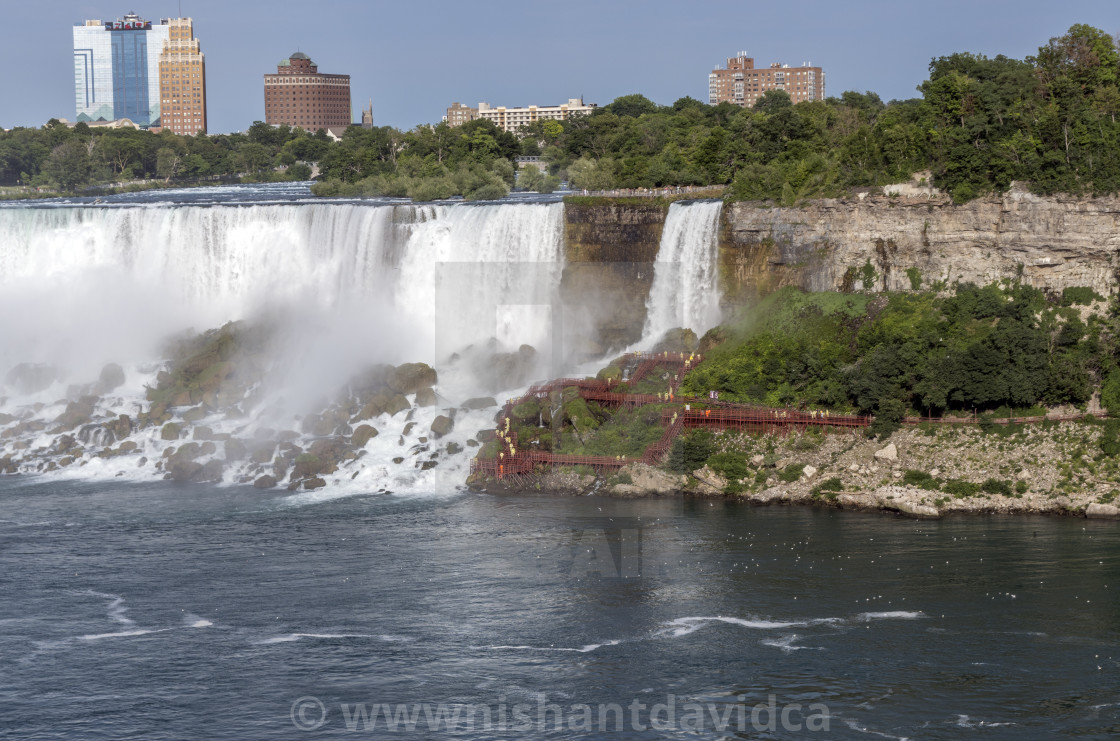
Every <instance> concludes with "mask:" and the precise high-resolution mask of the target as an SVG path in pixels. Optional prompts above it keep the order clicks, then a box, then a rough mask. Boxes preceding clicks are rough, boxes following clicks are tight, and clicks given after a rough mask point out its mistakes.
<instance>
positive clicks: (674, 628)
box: [658, 615, 831, 638]
mask: <svg viewBox="0 0 1120 741" xmlns="http://www.w3.org/2000/svg"><path fill="white" fill-rule="evenodd" d="M829 620H830V621H831V618H830V619H829ZM814 622H821V621H812V620H785V621H778V620H748V619H744V618H736V617H725V616H722V615H718V616H714V617H683V618H677V619H676V620H670V621H669V622H668V623H667V624H666V626H665V627H664V628H662V629H661V630H659V631H658V635H665V634H668V635H670V636H671V637H673V638H679V637H681V636H686V635H689V634H690V633H695V632H696V631H698V630H700V629H701V628H704V627H706V626H708V625H711V624H713V623H725V624H727V625H737V626H739V627H741V628H749V629H751V630H780V629H782V628H794V627H799V626H806V625H812V624H813V623H814Z"/></svg>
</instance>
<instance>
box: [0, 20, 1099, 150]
mask: <svg viewBox="0 0 1120 741" xmlns="http://www.w3.org/2000/svg"><path fill="white" fill-rule="evenodd" d="M810 6H813V7H810ZM316 8H317V11H318V13H319V16H320V18H319V21H320V22H313V21H315V19H311V18H309V17H308V15H307V9H306V5H304V4H301V3H295V2H283V1H278V2H269V3H263V2H254V1H247V2H241V3H237V4H236V5H231V4H227V3H221V2H217V1H216V0H190V2H187V3H184V4H183V5H182V9H181V14H182V15H183V16H189V17H192V18H193V19H194V23H195V32H196V34H198V35H199V36H201V37H202V38H204V39H205V41H206V56H207V68H208V72H209V73H210V74H209V75H208V76H209V77H210V81H209V84H208V90H207V97H208V101H207V102H208V105H207V108H208V111H207V114H208V119H209V121H208V124H209V131H210V133H225V132H231V131H241V130H244V129H246V128H247V127H248V126H249V125H250V124H251V123H252V122H253V121H257V120H262V121H263V120H264V119H265V111H264V101H263V96H262V95H261V94H260V80H261V77H262V75H264V74H266V73H268V72H270V71H272V70H274V69H275V65H276V60H278V59H282V58H284V57H285V56H286V55H288V54H290V53H291V52H292V51H293V50H295V49H299V50H301V51H304V52H306V53H308V54H309V55H311V56H312V57H313V58H314V59H315V60H316V61H317V62H318V63H319V64H320V65H321V66H322V68H323V69H330V70H338V71H341V72H345V73H348V74H350V75H351V89H352V91H353V95H354V97H355V99H357V100H365V99H367V98H372V99H373V107H374V116H375V118H376V120H377V123H378V125H391V126H396V127H398V128H402V129H409V128H412V127H414V126H416V125H418V124H421V123H435V122H438V121H439V120H440V118H441V117H442V115H443V113H444V112H445V110H446V106H447V101H450V100H462V101H478V100H492V101H501V104H503V105H507V106H523V105H530V104H550V103H555V102H558V101H563V100H567V99H568V98H571V97H573V96H576V95H582V97H583V98H584V99H585V100H593V101H596V102H598V103H599V104H600V105H605V104H607V103H609V102H610V101H611V100H613V99H615V98H617V97H619V96H622V95H627V94H631V93H642V94H644V95H646V96H647V97H649V98H650V99H652V100H653V101H655V102H656V103H659V104H671V103H672V102H673V101H674V100H676V99H678V98H681V97H684V96H691V97H693V98H696V99H697V100H702V101H706V100H707V92H708V91H707V83H708V74H709V73H710V72H711V70H712V69H713V68H714V67H715V66H716V65H717V64H722V63H723V62H724V61H725V60H726V59H727V57H729V56H732V55H734V54H736V53H737V52H738V51H739V50H744V51H746V52H747V53H748V54H750V55H752V56H753V57H754V58H755V59H756V60H769V61H782V62H785V63H788V64H791V65H796V64H799V63H801V62H803V61H810V62H812V64H813V65H815V66H821V67H823V68H825V69H826V70H828V94H829V95H833V96H836V95H839V94H840V93H842V92H844V91H846V90H857V91H860V92H862V91H866V90H870V91H872V92H875V93H878V94H879V95H880V96H881V97H882V98H883V99H884V100H890V99H893V98H910V97H915V96H916V95H917V92H916V91H915V88H916V86H917V85H919V84H920V83H921V82H922V80H924V79H925V78H926V77H927V71H928V65H929V62H930V59H932V58H934V57H937V56H942V55H947V54H952V53H954V52H959V51H968V52H974V53H979V54H984V55H986V56H995V55H997V54H1005V55H1007V56H1011V57H1016V58H1022V57H1025V56H1027V55H1030V54H1033V53H1035V52H1036V51H1037V49H1038V47H1039V46H1041V45H1043V44H1045V43H1046V41H1047V40H1048V39H1049V38H1050V37H1052V36H1056V35H1060V34H1061V33H1064V32H1065V30H1066V29H1068V28H1069V26H1071V25H1073V24H1074V23H1088V24H1090V25H1094V26H1097V27H1099V28H1102V29H1103V30H1105V31H1106V32H1109V33H1116V31H1117V30H1120V21H1117V20H1116V18H1115V13H1114V5H1113V4H1112V3H1110V2H1105V1H1104V0H1070V2H1066V3H1063V4H1061V5H1060V6H1056V7H1055V6H1053V5H1051V4H1047V3H1043V2H1036V1H1033V0H1032V1H1030V2H1018V3H1014V4H1011V3H999V2H997V3H988V4H978V3H968V4H966V3H964V2H961V1H959V0H948V1H947V2H945V3H941V4H939V5H938V6H937V7H928V8H924V7H910V5H908V4H903V5H900V4H897V3H889V2H882V1H881V0H864V1H863V2H853V3H848V4H845V5H843V6H840V5H838V4H834V3H826V2H813V1H812V0H809V2H807V3H805V4H802V5H801V6H799V11H800V12H799V14H798V16H799V17H798V18H796V19H792V18H790V17H789V14H788V12H787V11H782V10H781V9H779V8H775V7H771V6H763V7H757V8H755V7H748V6H746V5H745V4H743V3H742V2H723V1H722V0H721V1H719V2H706V3H699V4H691V5H689V6H688V7H687V8H686V7H683V6H681V5H679V4H671V3H667V2H660V1H659V0H655V1H653V2H636V1H632V0H624V1H621V2H614V3H610V4H606V5H599V4H593V3H591V2H585V1H584V0H573V2H569V3H567V4H565V5H562V6H560V5H556V4H554V3H550V4H544V3H523V2H522V3H514V2H505V1H504V0H503V1H501V2H492V3H488V4H487V5H486V6H485V7H484V8H480V7H477V6H464V5H461V4H454V3H449V2H436V3H435V4H434V5H429V6H425V7H424V8H415V7H412V6H405V5H401V4H395V3H384V2H383V3H367V2H357V1H356V0H333V1H330V2H324V3H320V4H319V5H318V6H316ZM129 11H135V12H136V13H137V14H139V15H141V16H143V17H145V18H150V19H159V18H168V17H178V16H179V15H180V5H179V3H178V2H177V0H149V1H147V2H142V3H139V4H136V3H133V4H131V5H129V4H126V3H121V2H118V0H113V2H101V1H97V2H90V1H88V0H63V1H62V2H58V3H56V4H55V5H53V6H52V13H51V14H50V15H51V17H50V19H49V20H48V21H47V22H44V20H43V18H42V17H41V16H42V15H43V14H42V12H41V11H37V10H36V9H35V8H34V7H31V6H30V5H19V6H16V7H13V8H10V9H9V12H8V20H9V23H7V24H5V29H6V30H5V32H4V33H5V36H4V49H5V53H6V54H8V55H11V56H12V57H13V60H24V64H23V66H24V67H27V68H29V70H30V71H29V73H28V74H25V75H20V76H19V77H17V78H16V79H9V80H8V81H7V82H6V85H5V88H6V89H5V98H6V101H7V105H6V106H5V107H4V108H3V109H2V110H0V126H2V127H5V128H8V127H12V126H41V125H42V124H43V123H45V122H46V121H47V120H48V119H50V118H52V117H60V118H62V117H65V118H70V117H72V116H73V102H72V101H73V67H72V61H71V49H70V47H71V43H70V42H71V39H70V34H71V29H72V27H73V24H75V23H80V22H81V21H82V20H84V19H87V18H101V19H104V20H115V19H116V18H119V17H123V16H124V15H125V14H126V13H128V12H129ZM487 39H491V40H499V39H500V40H501V43H500V44H499V43H490V42H488V41H487ZM26 60H32V61H33V62H34V63H33V64H30V65H29V64H27V63H26Z"/></svg>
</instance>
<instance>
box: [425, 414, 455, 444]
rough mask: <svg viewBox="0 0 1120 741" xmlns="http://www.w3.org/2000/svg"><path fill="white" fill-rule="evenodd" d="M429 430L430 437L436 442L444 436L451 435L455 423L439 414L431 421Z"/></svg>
mask: <svg viewBox="0 0 1120 741" xmlns="http://www.w3.org/2000/svg"><path fill="white" fill-rule="evenodd" d="M431 429H432V437H434V438H436V439H437V440H438V439H439V438H441V437H443V436H444V435H449V434H451V431H452V430H453V429H455V422H454V421H453V420H452V419H451V417H448V416H447V415H445V414H441V415H439V416H438V417H436V418H435V419H434V420H433V421H432V427H431Z"/></svg>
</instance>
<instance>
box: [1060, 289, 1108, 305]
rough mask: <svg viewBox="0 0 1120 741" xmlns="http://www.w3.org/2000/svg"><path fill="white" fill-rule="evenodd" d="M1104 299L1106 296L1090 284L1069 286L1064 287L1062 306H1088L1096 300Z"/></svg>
mask: <svg viewBox="0 0 1120 741" xmlns="http://www.w3.org/2000/svg"><path fill="white" fill-rule="evenodd" d="M1103 300H1104V297H1103V296H1101V295H1099V294H1098V293H1097V292H1096V291H1094V290H1093V289H1092V288H1090V287H1089V286H1069V287H1068V288H1063V289H1062V306H1074V305H1080V306H1088V305H1089V304H1091V303H1093V302H1094V301H1103Z"/></svg>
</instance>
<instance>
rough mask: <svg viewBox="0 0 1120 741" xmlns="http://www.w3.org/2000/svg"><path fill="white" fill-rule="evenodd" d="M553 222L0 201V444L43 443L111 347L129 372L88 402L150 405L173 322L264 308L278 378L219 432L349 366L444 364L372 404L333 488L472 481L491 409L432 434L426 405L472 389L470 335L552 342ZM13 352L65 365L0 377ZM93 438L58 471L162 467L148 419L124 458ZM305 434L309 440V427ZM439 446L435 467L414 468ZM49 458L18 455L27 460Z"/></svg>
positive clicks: (268, 422) (347, 374)
mask: <svg viewBox="0 0 1120 741" xmlns="http://www.w3.org/2000/svg"><path fill="white" fill-rule="evenodd" d="M563 232H564V230H563V205H562V204H560V203H550V204H549V203H528V204H498V205H472V204H455V205H413V204H360V203H359V204H354V203H314V204H261V205H244V206H240V205H239V206H231V205H207V206H197V205H167V204H161V205H153V206H129V207H123V208H122V207H113V208H87V207H60V208H34V207H31V208H2V209H0V428H4V427H6V426H7V425H13V424H15V423H14V421H13V420H15V419H19V420H21V422H20V425H21V429H23V428H25V429H26V430H27V432H26V433H20V434H21V435H24V436H25V437H24V438H22V439H23V440H24V442H25V443H27V445H24V444H23V443H20V444H21V445H23V447H21V448H12V447H11V445H12V444H14V443H16V442H17V441H18V440H20V439H21V438H19V437H9V438H8V439H2V438H0V459H3V458H4V456H5V454H7V453H11V452H13V450H23V449H27V448H28V446H30V445H31V443H33V442H34V446H35V447H36V448H39V449H42V450H46V446H49V445H52V444H54V443H55V437H54V435H55V434H57V433H49V432H43V431H44V430H50V429H51V428H52V427H54V426H55V422H54V420H55V419H56V418H58V417H59V415H60V414H62V413H63V412H64V410H65V409H66V408H67V403H68V402H69V401H72V400H74V399H76V398H77V396H78V395H80V394H83V393H88V392H83V391H80V390H79V389H81V388H82V386H81V384H88V383H90V382H91V381H93V380H94V379H96V378H97V375H98V372H99V369H100V368H101V367H102V366H103V365H104V364H105V363H108V362H116V363H119V364H121V365H122V366H124V368H125V371H126V377H127V379H128V380H127V382H126V383H125V384H124V385H123V386H121V387H119V388H117V389H116V390H115V391H113V392H112V393H111V394H105V395H103V396H101V397H100V398H99V399H98V400H97V402H96V403H97V408H96V410H95V412H94V414H93V419H94V420H95V421H97V422H102V421H105V420H112V419H116V416H117V415H118V414H128V415H131V416H132V417H133V418H134V419H135V416H136V415H137V413H138V412H139V411H141V410H142V409H147V408H148V407H149V406H150V405H149V404H148V403H147V402H146V400H145V386H155V380H156V375H157V373H158V372H159V371H160V370H161V368H162V367H163V361H164V360H165V359H166V354H165V350H164V349H163V347H162V344H163V342H164V341H165V340H166V339H167V337H168V335H171V334H173V333H175V332H177V331H180V330H185V329H188V328H191V329H193V330H194V331H196V332H197V331H202V330H206V329H210V328H214V327H217V326H220V325H222V324H224V323H225V322H227V321H231V320H236V319H249V320H254V319H256V318H258V317H259V316H260V315H261V314H262V313H264V312H267V315H268V316H279V317H281V318H282V320H283V325H282V328H283V331H284V336H283V342H282V347H280V348H279V350H277V353H278V354H277V356H276V357H275V358H273V365H274V366H278V367H279V368H280V371H278V376H277V379H276V380H274V381H270V382H269V383H270V384H274V385H276V388H269V389H264V390H261V393H259V394H255V395H254V396H253V399H254V401H253V402H252V403H253V405H254V406H252V407H251V408H246V409H244V410H241V411H242V412H244V413H245V416H244V417H240V418H238V417H236V416H230V417H228V418H226V417H221V416H220V415H219V414H214V415H210V416H208V417H207V418H206V421H205V425H206V426H207V427H208V428H209V429H211V430H212V432H213V433H214V434H222V435H233V436H238V437H240V438H245V439H250V440H251V439H252V435H253V434H254V430H261V429H264V428H270V429H272V430H277V429H280V430H282V429H298V428H299V421H298V420H299V417H298V416H295V417H293V415H292V410H294V409H295V408H296V407H297V406H298V404H297V402H301V401H303V400H306V401H308V402H310V401H311V400H312V399H321V398H323V397H329V396H330V395H331V394H333V393H334V390H335V389H338V388H345V387H346V382H347V379H349V378H351V377H352V375H353V374H354V373H355V372H356V371H358V370H359V369H360V368H368V367H369V366H370V365H373V364H376V363H392V364H399V363H403V362H414V361H421V362H426V363H429V364H431V365H433V366H435V367H436V368H437V370H438V371H439V375H440V381H439V385H438V387H437V392H438V394H439V398H440V401H439V402H438V407H434V406H427V407H421V406H419V405H417V406H415V407H414V408H413V409H412V410H411V411H409V412H408V413H407V414H397V415H389V414H384V415H381V416H379V417H377V418H376V419H374V420H371V421H372V422H375V423H376V425H377V428H378V430H379V431H380V433H381V434H380V435H379V436H378V437H376V438H375V439H373V440H371V441H369V443H368V444H367V445H366V446H365V453H366V456H365V457H364V458H362V459H361V460H360V461H356V462H355V463H354V466H353V468H352V469H349V470H347V471H346V477H342V476H339V478H338V479H337V480H336V481H333V482H332V484H331V486H330V487H329V489H330V490H331V491H332V492H336V493H345V492H370V491H378V490H392V491H396V492H402V491H414V492H418V493H421V492H441V493H443V494H446V493H449V492H452V491H454V490H455V489H456V488H457V486H458V485H461V484H462V481H463V479H464V478H465V467H466V465H467V463H468V461H469V458H470V456H471V455H472V454H473V452H474V451H473V450H472V448H471V447H470V445H471V443H473V442H474V441H473V440H472V439H471V438H472V437H473V435H474V434H475V433H476V432H477V431H478V430H479V429H482V428H484V427H488V426H490V425H492V424H493V416H494V410H493V408H489V409H479V410H474V411H465V410H461V409H460V410H458V411H459V413H458V415H456V420H455V431H454V432H453V433H452V434H451V435H448V436H446V437H444V438H443V439H442V440H441V442H440V444H439V445H437V446H435V447H434V449H432V448H431V443H430V442H428V441H427V438H426V435H427V434H429V433H428V430H429V427H430V425H431V424H432V422H433V420H434V419H435V417H436V416H437V415H439V414H444V413H450V414H454V407H455V406H456V405H457V404H458V403H460V402H462V401H463V400H464V399H465V398H467V397H468V396H477V395H479V392H478V390H477V389H476V388H474V387H473V386H472V385H471V383H472V382H471V380H470V379H469V378H468V376H469V375H470V373H474V369H473V368H466V369H465V370H464V367H466V363H465V362H460V361H458V360H455V359H456V358H458V357H459V353H461V352H463V351H464V348H468V346H471V345H474V346H479V347H482V346H485V348H484V349H485V351H486V352H489V353H494V352H498V353H501V352H512V353H514V354H516V351H517V349H518V346H519V345H521V344H529V345H533V346H534V347H535V348H538V349H540V350H542V351H543V350H546V349H547V347H548V346H549V344H550V343H549V340H550V336H551V331H552V326H551V322H550V319H551V317H550V312H551V311H552V307H554V306H556V305H557V302H558V293H559V284H560V278H561V274H562V271H563V260H564V250H563ZM491 340H495V341H496V342H497V345H495V344H494V343H493V342H491ZM480 354H481V353H480ZM453 360H454V361H455V362H451V361H453ZM476 362H484V361H476ZM19 363H41V364H46V365H45V366H43V367H44V368H46V367H47V366H50V367H51V368H59V369H62V376H61V377H58V378H57V379H56V380H53V381H51V380H50V379H48V381H47V383H49V384H50V385H49V386H47V387H45V388H43V387H41V385H39V384H36V388H35V389H33V390H28V388H30V387H27V388H24V389H23V390H21V389H19V388H16V387H15V385H13V384H14V383H15V382H9V381H7V380H6V378H5V376H6V375H7V374H8V371H9V370H10V369H12V368H13V367H14V366H16V365H17V364H19ZM289 366H290V367H289ZM52 373H53V371H52ZM456 382H458V383H459V385H458V386H456V385H455V384H456ZM495 390H496V389H493V388H492V389H489V390H488V393H493V392H494V391H495ZM440 407H442V408H440ZM281 408H282V410H286V411H282V412H275V411H274V410H275V409H281ZM308 408H312V407H308ZM314 408H321V407H314ZM448 408H452V411H451V412H448V411H447V409H448ZM177 409H178V411H176V412H175V414H176V415H178V414H180V413H181V412H182V411H184V410H185V407H182V408H177ZM303 413H306V411H305V412H303ZM283 414H287V416H286V417H284V416H283ZM269 415H272V416H271V417H270V416H269ZM277 415H280V416H277ZM176 419H178V417H176ZM84 434H85V433H84ZM269 434H272V433H269ZM98 435H101V437H98ZM85 437H86V438H87V439H86V440H84V441H83V442H84V443H85V444H86V445H87V447H88V448H89V450H88V452H87V453H86V454H85V455H86V457H84V458H82V460H81V461H80V465H79V464H77V463H76V464H74V465H72V466H71V467H70V468H67V469H65V470H64V471H63V470H61V469H60V470H58V471H57V472H56V473H55V475H60V476H63V475H64V476H82V477H106V478H109V477H118V476H124V477H127V478H136V479H141V480H143V479H150V478H151V477H152V476H153V475H162V473H161V472H156V471H154V470H153V466H152V463H151V461H156V460H160V458H161V456H162V454H163V453H164V452H166V451H167V449H168V448H169V447H174V446H175V445H177V444H178V443H177V442H174V441H172V442H167V441H164V440H162V439H161V436H160V428H159V427H158V426H156V427H146V428H142V429H139V430H135V431H134V432H133V433H132V436H131V438H130V439H131V440H133V441H134V442H136V443H138V447H137V448H134V451H133V452H132V453H131V454H130V455H127V456H126V455H121V456H119V457H113V458H104V457H99V456H98V455H97V454H96V453H97V450H98V449H99V448H101V447H102V443H105V442H106V440H105V439H102V438H106V436H105V435H104V434H103V433H102V432H99V428H96V426H94V427H91V429H90V430H89V431H88V434H85ZM118 442H119V439H118ZM297 442H298V443H299V444H300V445H303V446H306V445H309V444H311V440H310V439H309V438H307V437H306V436H304V437H300V438H299V439H298V440H297ZM452 444H454V445H455V446H456V447H457V450H458V451H461V452H452V451H451V445H452ZM218 448H219V451H218V452H217V453H216V455H217V457H221V455H222V454H221V452H220V449H221V446H220V445H219V446H218ZM437 453H438V454H439V456H440V461H441V463H440V465H439V467H438V468H435V469H429V467H427V466H424V467H421V466H420V463H421V462H425V461H430V459H434V458H435V457H436V454H437ZM44 455H49V453H44ZM55 458H58V456H55ZM125 461H128V463H127V465H126V463H125ZM142 461H148V463H147V465H146V466H145V464H144V463H142ZM51 465H52V466H53V465H54V462H52V463H51ZM246 465H247V464H246V463H238V462H236V461H230V462H228V466H229V467H228V468H227V470H226V474H225V480H226V481H227V482H228V481H235V480H238V477H240V476H242V473H243V472H244V471H245V470H246ZM42 466H43V463H42V460H41V459H36V458H35V457H34V456H29V457H27V459H26V462H25V464H24V465H23V467H22V468H21V469H20V470H23V471H35V470H43V468H42ZM300 496H317V494H316V493H313V492H308V493H306V494H301V495H300Z"/></svg>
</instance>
